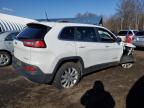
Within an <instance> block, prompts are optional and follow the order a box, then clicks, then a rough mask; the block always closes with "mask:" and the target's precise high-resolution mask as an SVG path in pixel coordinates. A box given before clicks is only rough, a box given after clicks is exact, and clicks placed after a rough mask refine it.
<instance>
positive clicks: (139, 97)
mask: <svg viewBox="0 0 144 108" xmlns="http://www.w3.org/2000/svg"><path fill="white" fill-rule="evenodd" d="M126 108H144V76H143V77H141V78H140V79H139V80H138V81H137V82H136V83H135V84H134V85H133V86H132V88H131V89H130V91H129V93H128V95H127V98H126Z"/></svg>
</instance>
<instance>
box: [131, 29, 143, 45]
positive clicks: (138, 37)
mask: <svg viewBox="0 0 144 108" xmlns="http://www.w3.org/2000/svg"><path fill="white" fill-rule="evenodd" d="M133 44H134V45H135V46H136V47H144V31H140V32H137V33H136V34H135V36H134V41H133Z"/></svg>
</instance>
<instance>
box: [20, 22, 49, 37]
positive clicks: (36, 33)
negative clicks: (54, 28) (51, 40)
mask: <svg viewBox="0 0 144 108" xmlns="http://www.w3.org/2000/svg"><path fill="white" fill-rule="evenodd" d="M50 29H51V28H50V27H47V26H44V25H39V24H32V25H28V27H26V28H25V29H24V30H23V31H22V32H21V33H20V34H19V35H18V36H17V38H18V39H20V40H21V39H34V40H37V39H44V36H45V35H46V33H47V32H48V31H49V30H50Z"/></svg>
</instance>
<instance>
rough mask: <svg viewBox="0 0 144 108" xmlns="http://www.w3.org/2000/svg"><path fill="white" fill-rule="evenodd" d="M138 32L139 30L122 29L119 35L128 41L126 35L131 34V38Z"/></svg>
mask: <svg viewBox="0 0 144 108" xmlns="http://www.w3.org/2000/svg"><path fill="white" fill-rule="evenodd" d="M137 32H138V30H120V32H119V33H118V37H119V38H121V39H122V41H123V42H125V41H126V35H130V36H131V38H133V37H134V35H135V34H136V33H137Z"/></svg>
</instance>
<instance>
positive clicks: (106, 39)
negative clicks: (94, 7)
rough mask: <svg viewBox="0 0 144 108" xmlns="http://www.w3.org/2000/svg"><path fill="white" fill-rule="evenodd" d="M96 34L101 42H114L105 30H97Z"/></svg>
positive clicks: (112, 37)
mask: <svg viewBox="0 0 144 108" xmlns="http://www.w3.org/2000/svg"><path fill="white" fill-rule="evenodd" d="M98 34H99V38H100V41H101V42H108V43H112V42H115V39H114V36H113V35H112V34H111V33H109V32H108V31H107V30H105V29H101V28H100V29H98Z"/></svg>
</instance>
